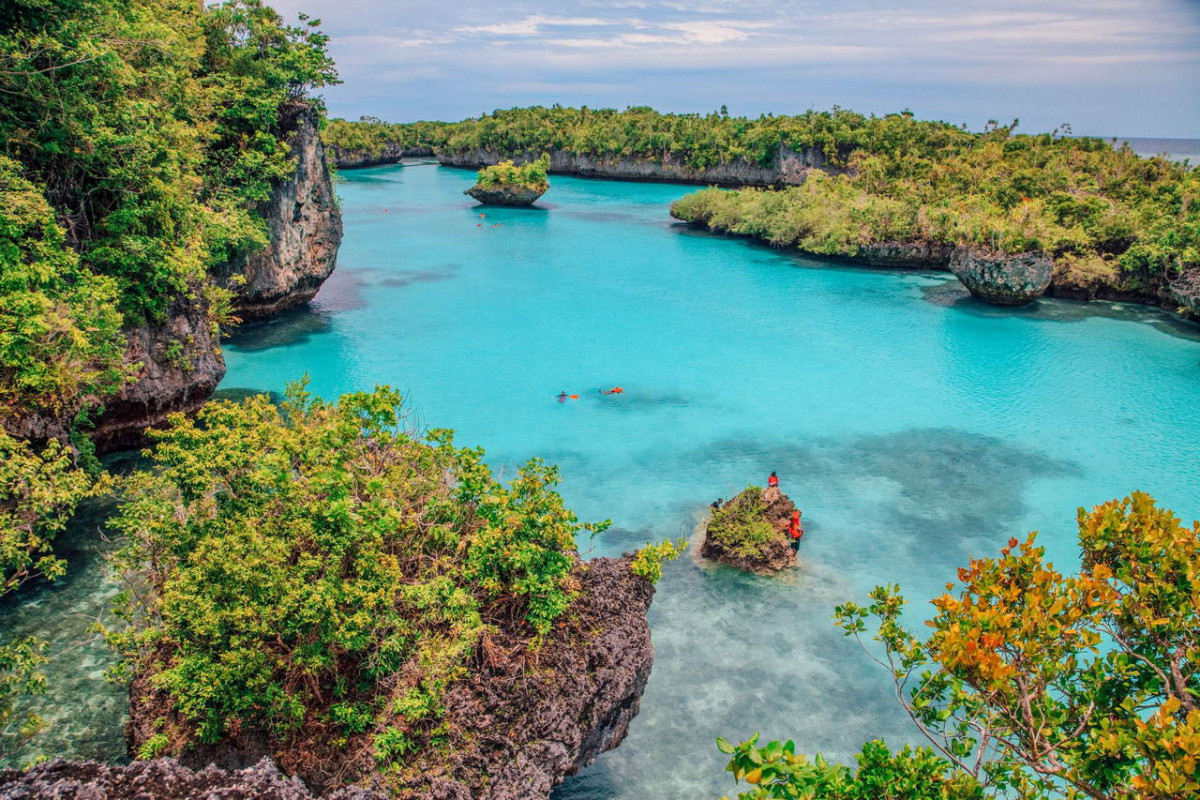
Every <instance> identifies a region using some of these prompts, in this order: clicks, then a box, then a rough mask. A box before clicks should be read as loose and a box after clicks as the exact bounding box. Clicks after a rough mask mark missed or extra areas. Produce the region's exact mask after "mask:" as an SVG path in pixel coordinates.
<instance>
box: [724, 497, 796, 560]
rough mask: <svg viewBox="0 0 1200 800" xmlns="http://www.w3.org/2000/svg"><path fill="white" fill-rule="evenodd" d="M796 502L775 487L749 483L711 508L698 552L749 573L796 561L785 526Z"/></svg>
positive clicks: (786, 526) (794, 508) (790, 517)
mask: <svg viewBox="0 0 1200 800" xmlns="http://www.w3.org/2000/svg"><path fill="white" fill-rule="evenodd" d="M795 510H796V504H795V503H793V502H792V501H791V499H790V498H789V497H788V496H787V495H786V494H784V493H783V492H781V491H780V490H779V489H778V488H776V487H768V488H766V489H762V488H760V487H758V486H749V487H747V488H745V489H743V490H742V491H741V492H740V493H739V494H738V495H737V496H736V497H734V498H733V499H732V500H730V501H729V502H727V503H725V504H724V505H723V506H721V507H720V508H718V509H715V510H714V511H713V514H712V517H711V518H710V519H709V521H708V525H707V527H706V528H705V532H704V543H703V544H702V545H701V547H700V555H702V556H704V557H705V558H711V559H712V560H714V561H719V562H721V563H722V564H727V565H729V566H731V567H736V568H737V569H744V570H747V571H749V572H766V573H770V572H778V571H779V570H781V569H785V568H786V567H791V566H794V565H795V564H796V553H795V552H794V551H793V550H792V547H791V542H790V541H789V539H788V525H789V523H790V522H791V519H792V513H793V512H794V511H795Z"/></svg>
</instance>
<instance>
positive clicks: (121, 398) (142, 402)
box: [63, 105, 342, 451]
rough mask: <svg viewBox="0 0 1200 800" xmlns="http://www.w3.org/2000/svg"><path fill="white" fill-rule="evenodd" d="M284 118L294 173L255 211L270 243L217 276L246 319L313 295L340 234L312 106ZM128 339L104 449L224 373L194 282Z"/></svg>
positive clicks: (183, 407)
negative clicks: (125, 377) (126, 376)
mask: <svg viewBox="0 0 1200 800" xmlns="http://www.w3.org/2000/svg"><path fill="white" fill-rule="evenodd" d="M287 117H288V121H287V122H286V125H287V127H288V128H290V129H291V130H292V133H291V134H290V135H289V136H288V143H289V146H290V147H291V150H292V153H293V154H294V155H295V157H296V172H295V174H294V176H293V177H292V178H291V179H290V180H287V181H283V182H282V183H280V184H279V185H277V186H276V187H275V189H274V191H272V193H271V198H270V200H268V201H267V202H266V203H264V204H262V205H261V206H260V207H259V209H258V210H259V213H260V214H262V216H263V219H264V220H265V221H266V224H267V230H268V232H269V234H270V241H269V243H268V245H267V246H266V247H265V248H264V249H263V250H261V251H258V252H256V253H254V254H251V255H249V256H247V257H243V258H239V259H235V260H234V261H232V262H231V263H230V264H228V265H227V266H226V267H224V268H223V269H220V270H217V271H215V273H214V276H213V277H214V279H215V280H217V281H220V282H223V283H225V284H227V285H231V286H233V287H234V288H235V289H236V292H237V300H236V305H235V313H237V314H238V315H239V316H240V317H241V318H242V319H253V318H257V317H261V316H264V315H267V314H271V313H274V312H276V311H280V310H282V309H284V308H289V307H291V306H294V305H297V304H300V303H304V302H307V301H308V300H310V299H312V297H313V295H315V294H316V293H317V290H318V289H320V287H321V284H322V283H323V282H324V281H325V279H326V278H327V277H328V276H329V273H330V272H332V270H333V267H334V262H335V260H336V258H337V250H338V245H339V244H340V243H341V240H342V220H341V214H340V213H339V212H338V209H337V206H336V204H335V202H334V194H333V183H332V181H331V180H330V176H329V169H328V166H327V165H326V163H325V154H324V150H323V148H322V145H321V141H320V137H319V135H318V130H317V123H318V119H317V112H316V111H315V110H314V109H313V108H312V107H310V106H308V105H300V106H296V107H295V108H293V109H291V111H290V112H289V114H288V115H287ZM235 278H236V280H235ZM127 336H128V340H129V344H128V347H127V348H126V356H125V360H126V363H129V364H135V365H139V366H138V367H137V371H136V373H135V380H134V382H133V383H131V384H129V385H127V386H126V387H125V388H124V389H122V390H121V391H120V392H119V393H117V394H116V395H115V396H113V397H108V398H104V399H103V400H102V401H101V402H102V405H103V406H104V411H103V413H102V414H101V415H100V417H99V418H98V420H97V422H96V428H95V432H94V435H93V440H94V441H95V442H96V445H97V448H98V449H100V450H101V451H109V450H120V449H125V448H130V447H139V446H141V445H143V444H144V443H145V431H146V430H147V429H148V428H152V427H155V426H158V425H162V424H163V423H164V422H165V421H166V418H167V415H168V414H171V413H174V412H184V413H190V412H193V411H195V410H196V409H198V408H199V407H200V406H201V405H203V404H204V402H205V401H207V400H208V398H209V396H211V395H212V393H213V391H214V390H215V389H216V387H217V384H218V383H219V382H220V381H221V378H223V377H224V376H225V362H224V359H222V357H221V355H220V351H219V348H218V337H217V334H216V332H215V331H214V330H213V326H212V324H211V322H210V321H209V319H208V314H207V305H206V304H205V301H204V300H203V292H202V291H201V290H200V289H199V288H194V289H193V290H192V291H191V292H190V293H189V294H188V295H186V296H180V297H178V298H176V299H175V300H174V301H173V302H172V303H171V305H170V307H169V308H168V311H167V314H166V317H165V319H164V320H162V321H154V322H149V323H144V324H142V325H140V326H137V327H134V328H131V329H130V330H129V331H127ZM63 427H65V426H63Z"/></svg>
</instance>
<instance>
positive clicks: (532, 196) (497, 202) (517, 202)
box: [463, 186, 550, 208]
mask: <svg viewBox="0 0 1200 800" xmlns="http://www.w3.org/2000/svg"><path fill="white" fill-rule="evenodd" d="M546 188H547V189H548V188H550V187H546ZM545 193H546V189H531V188H529V187H528V186H500V187H496V188H494V189H484V188H482V187H479V186H472V187H471V188H470V189H467V190H466V191H465V192H463V194H466V195H470V196H471V197H473V198H474V199H475V200H477V201H478V202H480V203H483V204H484V205H485V206H512V207H514V208H521V207H524V206H531V205H533V204H534V203H535V202H536V201H537V199H538V198H539V197H541V196H542V195H543V194H545Z"/></svg>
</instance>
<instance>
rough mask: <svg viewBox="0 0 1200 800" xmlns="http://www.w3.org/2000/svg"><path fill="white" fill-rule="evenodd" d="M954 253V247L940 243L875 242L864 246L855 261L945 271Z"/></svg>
mask: <svg viewBox="0 0 1200 800" xmlns="http://www.w3.org/2000/svg"><path fill="white" fill-rule="evenodd" d="M953 253H954V246H953V245H949V244H941V243H940V242H875V243H873V244H868V245H863V246H862V248H861V249H860V251H859V255H858V256H857V257H856V258H855V259H854V261H856V262H857V263H860V264H866V265H868V266H871V267H900V268H903V269H939V270H944V269H948V268H949V264H950V256H951V255H952V254H953Z"/></svg>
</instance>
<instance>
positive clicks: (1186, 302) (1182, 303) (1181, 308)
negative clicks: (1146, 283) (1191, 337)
mask: <svg viewBox="0 0 1200 800" xmlns="http://www.w3.org/2000/svg"><path fill="white" fill-rule="evenodd" d="M1163 295H1164V297H1163V300H1164V305H1166V306H1168V307H1172V306H1173V307H1174V310H1176V311H1178V312H1179V313H1180V314H1183V315H1184V316H1186V317H1190V318H1191V319H1194V320H1197V321H1200V267H1194V266H1193V267H1190V268H1188V269H1185V270H1184V271H1183V273H1182V274H1180V275H1178V276H1176V277H1175V278H1174V279H1172V280H1171V281H1169V282H1168V283H1167V285H1166V286H1164V287H1163Z"/></svg>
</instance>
